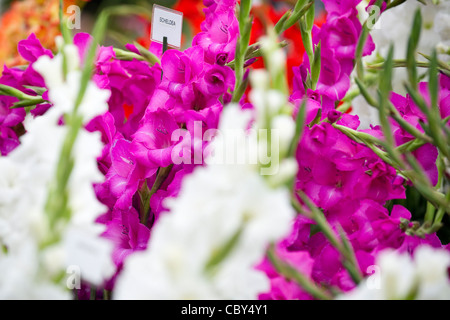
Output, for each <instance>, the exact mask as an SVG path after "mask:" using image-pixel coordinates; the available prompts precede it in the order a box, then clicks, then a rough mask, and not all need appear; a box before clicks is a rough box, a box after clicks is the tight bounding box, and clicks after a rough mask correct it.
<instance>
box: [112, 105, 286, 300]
mask: <svg viewBox="0 0 450 320" xmlns="http://www.w3.org/2000/svg"><path fill="white" fill-rule="evenodd" d="M238 108H239V107H238V106H235V105H229V106H227V108H225V110H224V114H223V118H222V121H221V125H220V129H221V130H223V129H224V128H228V129H229V128H233V127H234V128H236V124H238V125H239V126H240V129H241V130H242V131H245V129H246V127H247V123H248V119H249V117H248V114H247V112H248V111H242V110H239V109H238ZM226 133H227V131H226V130H223V134H222V139H225V140H226V139H227V136H226ZM216 142H217V141H216V140H214V142H213V143H216ZM215 156H217V154H213V155H212V158H214V157H215ZM166 205H167V207H168V208H169V209H170V211H171V212H170V213H168V214H166V215H164V216H162V217H161V218H160V220H159V221H158V223H157V224H156V225H155V226H154V229H153V231H152V237H151V241H150V243H149V247H148V249H147V251H145V252H139V253H136V254H134V255H133V256H130V257H129V258H128V259H127V261H126V262H125V265H124V270H123V273H122V274H121V275H120V276H119V278H118V279H117V283H116V287H115V293H114V294H115V296H114V298H115V299H255V298H257V294H258V293H260V292H262V291H264V290H267V289H268V286H269V283H268V280H267V278H266V277H265V276H264V274H262V273H261V272H259V271H257V270H255V269H254V266H255V265H256V264H258V263H259V262H260V261H261V259H262V258H263V256H264V254H265V250H266V247H267V245H268V244H269V243H270V242H271V241H276V240H277V239H279V238H280V237H282V236H283V235H285V234H287V233H288V232H289V229H290V222H291V221H292V219H293V217H294V215H295V213H294V211H293V209H292V208H291V205H290V201H289V191H288V190H287V189H284V188H279V189H271V188H270V187H269V186H268V185H267V183H266V181H265V180H264V178H263V177H262V176H260V175H259V174H258V171H257V167H255V166H250V165H246V164H222V163H220V162H214V159H213V161H211V162H210V163H209V165H208V166H207V167H199V168H197V169H196V170H195V171H194V172H193V173H192V174H191V175H189V176H187V177H186V178H185V180H184V181H183V184H182V188H181V191H180V194H179V196H178V197H177V198H176V199H168V200H167V202H166ZM230 244H232V245H231V246H230V248H229V250H228V251H226V250H225V251H223V250H224V248H225V247H226V246H227V245H230ZM220 253H221V254H222V255H223V256H220ZM217 255H219V256H217ZM215 259H217V260H215Z"/></svg>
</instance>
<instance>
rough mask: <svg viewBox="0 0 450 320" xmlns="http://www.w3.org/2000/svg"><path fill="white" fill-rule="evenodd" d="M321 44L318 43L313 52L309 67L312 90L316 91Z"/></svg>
mask: <svg viewBox="0 0 450 320" xmlns="http://www.w3.org/2000/svg"><path fill="white" fill-rule="evenodd" d="M320 54H321V43H320V42H319V43H318V44H317V46H316V48H315V50H314V60H313V63H312V67H311V81H312V84H311V85H312V89H313V90H316V85H317V82H318V81H319V77H320V69H321V55H320Z"/></svg>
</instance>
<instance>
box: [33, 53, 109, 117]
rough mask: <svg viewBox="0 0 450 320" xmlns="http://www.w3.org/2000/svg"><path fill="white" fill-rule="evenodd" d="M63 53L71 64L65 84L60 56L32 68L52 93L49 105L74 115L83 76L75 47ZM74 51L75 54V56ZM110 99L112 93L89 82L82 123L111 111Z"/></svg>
mask: <svg viewBox="0 0 450 320" xmlns="http://www.w3.org/2000/svg"><path fill="white" fill-rule="evenodd" d="M64 50H65V54H66V57H67V59H66V60H67V64H68V73H67V75H66V79H65V80H64V74H63V68H62V63H63V57H62V55H61V54H58V55H56V56H55V57H54V58H53V59H51V58H50V57H48V56H41V57H40V58H39V59H38V60H37V61H36V62H35V63H34V64H33V68H34V69H35V70H36V71H37V72H39V73H40V74H41V75H42V77H43V78H44V80H45V83H46V85H47V88H48V89H49V98H50V101H51V102H52V103H53V104H54V105H57V106H58V108H60V112H62V113H71V112H72V110H73V108H74V107H75V102H76V99H77V97H78V92H79V89H80V83H81V74H82V72H81V70H80V69H79V63H80V61H79V58H78V53H77V52H76V50H77V48H76V47H75V46H74V45H66V46H65V47H64ZM74 51H75V53H76V54H74ZM110 95H111V92H110V91H109V90H104V89H100V88H98V87H97V86H96V84H95V83H94V82H92V81H91V80H90V81H89V82H88V86H87V89H86V92H85V94H84V96H83V99H82V102H81V104H80V106H79V113H80V114H81V115H82V117H83V119H84V120H91V119H93V118H94V117H96V116H98V115H101V114H103V113H105V112H106V111H107V110H108V104H107V101H108V99H109V97H110Z"/></svg>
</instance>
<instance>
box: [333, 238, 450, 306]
mask: <svg viewBox="0 0 450 320" xmlns="http://www.w3.org/2000/svg"><path fill="white" fill-rule="evenodd" d="M377 266H378V268H379V272H378V273H375V274H373V275H371V276H370V277H369V279H366V280H364V281H363V282H361V283H360V284H359V286H358V287H357V288H356V289H354V290H353V291H351V292H349V293H347V294H344V295H342V296H340V297H339V298H338V299H344V300H401V299H411V298H414V299H417V300H436V299H444V300H447V299H450V281H449V278H448V274H447V270H448V268H449V267H450V252H448V251H447V250H445V249H435V248H432V247H430V246H428V245H422V246H420V247H419V248H417V249H416V250H415V252H414V257H410V255H409V253H403V254H400V253H398V252H396V251H394V250H391V249H386V250H385V251H383V252H381V253H380V254H379V256H378V257H377ZM374 278H376V280H377V281H373V280H374ZM372 283H378V286H374V285H371V284H372Z"/></svg>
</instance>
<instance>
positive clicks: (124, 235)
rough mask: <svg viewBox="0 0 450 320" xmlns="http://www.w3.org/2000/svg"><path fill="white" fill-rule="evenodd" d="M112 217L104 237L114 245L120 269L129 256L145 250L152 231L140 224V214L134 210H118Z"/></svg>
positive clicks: (114, 252)
mask: <svg viewBox="0 0 450 320" xmlns="http://www.w3.org/2000/svg"><path fill="white" fill-rule="evenodd" d="M111 215H112V216H111V220H109V222H107V223H106V231H105V232H104V233H103V234H102V236H103V237H104V238H106V239H109V240H111V241H112V243H113V244H114V251H113V261H114V263H115V264H116V266H118V267H120V266H121V265H122V264H123V262H124V260H125V259H126V257H127V256H129V255H130V254H132V253H133V252H135V251H139V250H145V248H146V247H147V243H148V240H149V238H150V230H149V229H148V228H147V227H146V226H144V225H143V224H141V223H140V222H139V214H138V213H137V211H136V210H135V209H134V208H131V209H130V210H127V211H121V210H116V211H114V212H112V214H111Z"/></svg>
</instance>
